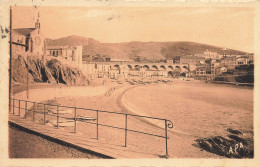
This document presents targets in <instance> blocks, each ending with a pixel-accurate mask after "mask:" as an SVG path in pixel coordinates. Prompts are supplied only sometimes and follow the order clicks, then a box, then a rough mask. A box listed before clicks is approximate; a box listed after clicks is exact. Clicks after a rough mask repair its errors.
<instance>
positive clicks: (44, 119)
mask: <svg viewBox="0 0 260 167" xmlns="http://www.w3.org/2000/svg"><path fill="white" fill-rule="evenodd" d="M45 121H46V115H45V104H43V124H44V125H45Z"/></svg>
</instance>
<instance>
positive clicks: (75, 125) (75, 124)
mask: <svg viewBox="0 0 260 167" xmlns="http://www.w3.org/2000/svg"><path fill="white" fill-rule="evenodd" d="M76 132H77V108H76V107H75V109H74V133H76Z"/></svg>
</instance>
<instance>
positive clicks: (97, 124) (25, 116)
mask: <svg viewBox="0 0 260 167" xmlns="http://www.w3.org/2000/svg"><path fill="white" fill-rule="evenodd" d="M16 102H18V106H16ZM22 102H23V103H24V106H25V108H22V107H21V103H22ZM29 103H31V104H33V107H32V120H33V121H35V114H36V113H39V114H42V113H41V112H38V111H36V110H35V106H36V104H37V105H43V122H44V124H45V123H46V115H51V116H55V117H56V118H57V120H56V121H57V124H56V125H57V128H59V119H60V118H63V119H69V120H73V121H74V133H76V132H77V121H81V122H85V123H89V124H94V125H96V139H98V134H99V132H98V129H99V126H103V127H109V128H115V129H121V130H124V132H125V139H124V141H125V143H124V146H125V147H127V132H128V131H129V132H135V133H140V134H145V135H150V136H155V137H159V138H164V139H165V153H166V156H167V157H168V139H169V137H168V134H167V130H168V128H173V123H172V121H170V120H168V119H162V118H156V117H149V116H142V115H135V114H127V113H119V112H111V111H102V110H94V109H86V108H79V107H70V106H63V105H54V104H46V103H38V102H34V101H28V100H20V99H14V98H13V99H12V104H10V106H11V107H13V109H12V110H13V111H10V112H11V113H13V114H15V108H18V115H19V116H20V114H21V109H23V110H24V111H25V114H24V118H27V113H28V112H29V111H30V110H29V109H28V104H29ZM46 106H56V107H57V108H56V111H57V113H56V115H55V114H50V113H48V112H46ZM60 107H62V108H71V109H74V117H63V116H61V115H60V113H59V108H60ZM79 109H80V110H85V111H93V112H96V118H95V120H96V122H90V121H86V119H84V118H82V117H77V110H79ZM99 113H108V114H118V115H124V116H125V121H124V122H125V127H124V128H122V127H118V126H111V125H106V124H101V123H99ZM129 116H131V117H138V118H147V119H154V120H159V121H163V122H164V125H165V126H164V131H165V135H158V134H152V133H148V132H143V131H137V130H133V129H129V128H128V127H127V125H128V123H127V120H128V118H129Z"/></svg>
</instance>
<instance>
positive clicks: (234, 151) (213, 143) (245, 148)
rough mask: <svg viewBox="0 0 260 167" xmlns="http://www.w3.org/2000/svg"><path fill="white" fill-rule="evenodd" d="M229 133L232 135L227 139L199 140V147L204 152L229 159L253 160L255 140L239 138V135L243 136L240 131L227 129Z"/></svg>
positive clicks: (219, 137) (210, 138)
mask: <svg viewBox="0 0 260 167" xmlns="http://www.w3.org/2000/svg"><path fill="white" fill-rule="evenodd" d="M227 131H228V132H229V133H232V134H230V135H227V137H222V136H216V137H209V138H203V139H197V140H196V142H197V146H198V147H200V148H201V149H202V150H205V151H208V152H211V153H214V154H217V155H221V156H224V157H228V158H253V157H254V144H253V140H250V139H248V138H242V137H239V136H238V135H241V136H242V135H243V133H242V132H241V131H239V130H233V129H227Z"/></svg>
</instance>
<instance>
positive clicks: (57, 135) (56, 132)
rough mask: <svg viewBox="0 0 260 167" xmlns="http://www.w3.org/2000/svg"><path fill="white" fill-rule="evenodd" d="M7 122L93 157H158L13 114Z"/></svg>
mask: <svg viewBox="0 0 260 167" xmlns="http://www.w3.org/2000/svg"><path fill="white" fill-rule="evenodd" d="M9 122H10V123H11V124H15V125H17V126H20V127H22V128H24V129H27V130H29V131H31V132H33V133H35V134H38V135H40V136H46V137H47V138H48V139H51V140H55V141H56V142H58V143H62V144H66V145H68V146H72V147H74V148H78V149H83V150H88V151H90V152H92V153H93V155H97V157H107V158H158V156H156V155H154V154H151V153H148V152H136V151H133V150H129V148H127V147H123V146H119V145H114V144H113V145H112V144H107V143H102V142H99V141H98V140H96V139H89V138H85V137H84V135H82V134H77V133H76V134H75V133H71V132H66V131H63V130H61V129H56V128H53V127H49V126H46V125H41V124H38V123H35V122H33V121H30V120H26V119H23V118H21V117H20V116H17V115H13V114H9ZM46 147H48V146H46Z"/></svg>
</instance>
